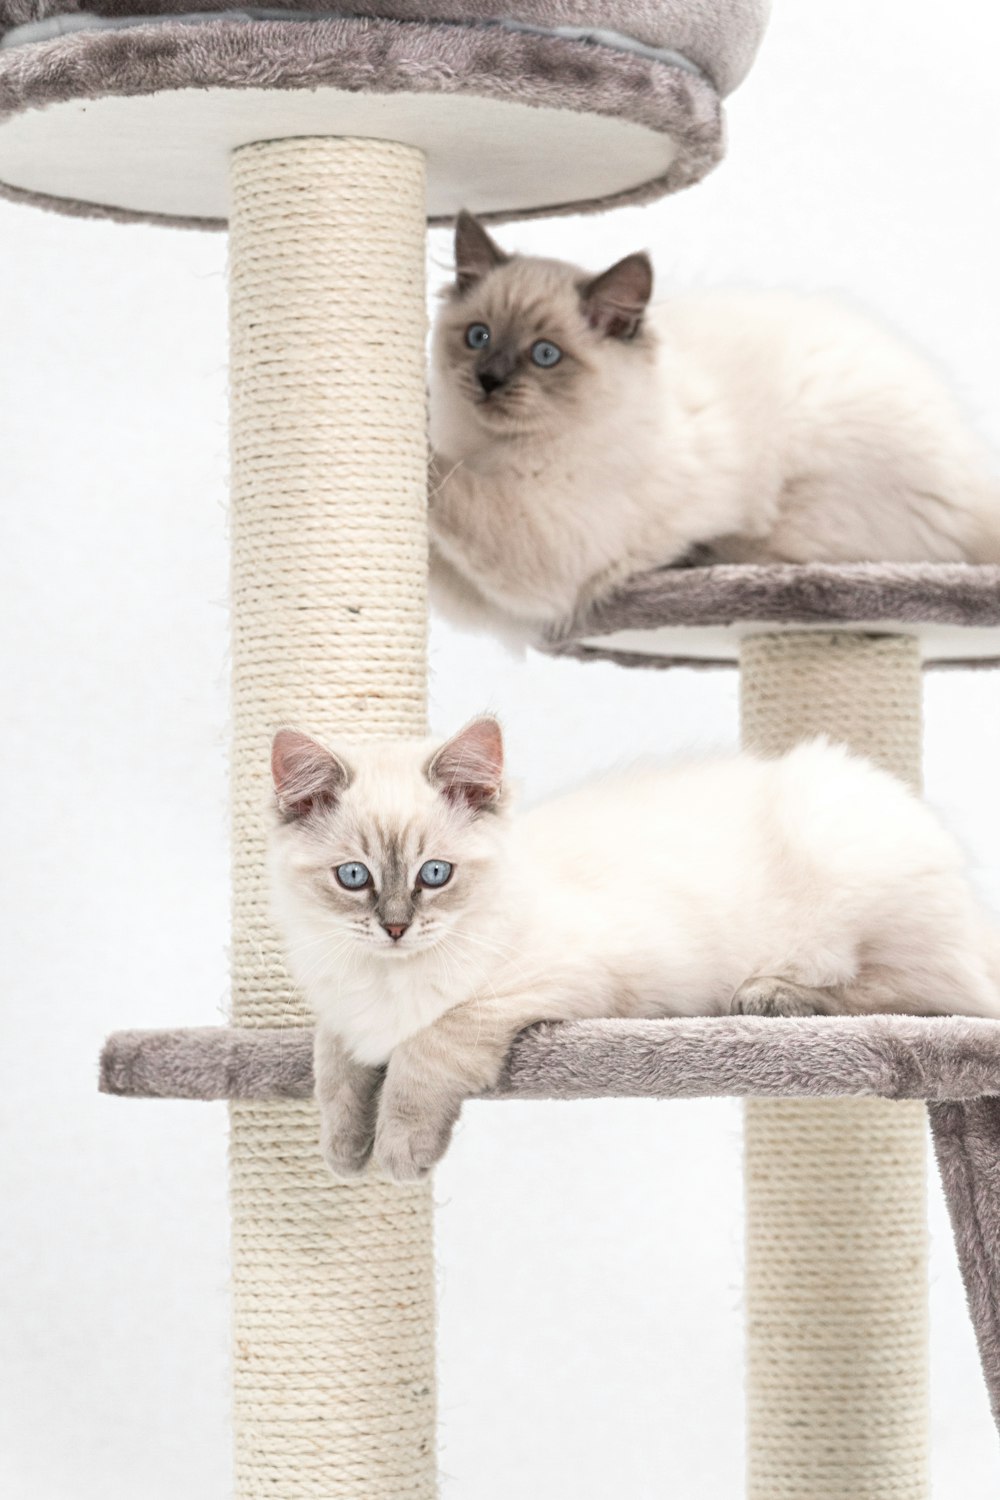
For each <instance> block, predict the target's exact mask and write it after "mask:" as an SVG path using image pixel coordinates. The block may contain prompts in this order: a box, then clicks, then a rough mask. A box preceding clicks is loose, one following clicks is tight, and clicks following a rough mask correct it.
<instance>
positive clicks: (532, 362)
mask: <svg viewBox="0 0 1000 1500" xmlns="http://www.w3.org/2000/svg"><path fill="white" fill-rule="evenodd" d="M455 254H456V266H457V272H456V281H455V284H454V286H453V287H452V289H451V291H450V293H449V294H448V296H447V300H446V302H445V305H444V307H443V309H442V311H441V314H440V316H439V318H438V320H437V326H436V332H435V340H434V356H433V361H432V381H431V443H432V448H433V454H434V457H433V464H432V480H431V505H430V522H431V536H432V541H433V546H434V568H433V574H432V576H434V579H435V584H436V593H437V597H438V601H439V603H442V604H443V605H444V607H445V609H446V612H447V611H448V608H449V605H450V608H451V612H453V613H454V612H455V611H456V610H457V612H458V613H459V614H460V615H461V614H463V613H466V614H471V615H472V616H473V617H474V616H475V615H476V614H477V613H478V612H481V611H482V607H483V603H484V602H485V604H486V607H487V610H488V612H489V613H492V614H494V615H495V613H496V612H497V611H499V613H500V615H501V616H508V617H514V618H516V619H518V620H520V621H523V622H526V623H527V624H528V625H530V626H532V627H535V628H538V627H542V626H552V625H555V626H560V625H565V624H567V623H568V622H569V621H570V620H571V619H572V618H573V616H574V615H575V614H576V613H577V612H578V611H579V610H580V609H581V608H582V607H585V606H586V605H588V604H591V603H593V602H594V601H595V600H597V599H600V598H601V597H602V596H604V595H606V594H608V593H609V592H611V591H612V590H613V589H614V587H615V585H616V584H619V583H621V582H622V581H623V580H624V579H625V578H626V577H628V576H629V575H630V574H632V573H637V572H641V571H643V570H645V569H648V568H657V567H665V566H667V565H670V564H677V563H682V562H689V563H690V562H701V563H706V562H755V563H759V562H790V563H791V562H798V563H802V562H833V563H836V562H864V561H867V562H893V561H894V562H963V561H964V562H998V561H1000V481H998V480H997V479H996V478H995V477H994V476H993V475H992V474H991V472H990V464H989V459H988V455H987V454H986V453H985V451H984V449H983V445H982V444H981V443H980V442H979V441H978V440H977V439H976V437H975V436H974V435H973V433H972V432H971V431H970V430H969V428H968V426H967V424H966V423H965V421H964V419H963V418H962V416H961V414H960V413H959V411H958V409H957V407H956V406H955V404H954V402H953V401H952V399H951V397H950V395H949V393H948V392H947V390H945V388H944V387H943V386H942V384H941V382H940V380H939V379H938V378H937V376H936V375H935V374H934V372H933V371H932V370H931V369H930V368H929V367H928V366H927V365H926V364H925V363H924V362H923V361H922V360H920V359H919V358H918V357H917V356H916V355H915V354H914V353H913V352H912V351H911V350H909V349H908V348H906V347H905V346H904V345H902V344H901V343H899V342H898V341H897V340H895V339H894V338H892V337H891V336H890V335H889V334H887V333H885V332H884V331H882V330H881V329H880V328H878V327H876V326H874V325H872V324H871V323H869V322H867V321H866V320H865V319H864V318H862V317H860V316H859V315H858V314H857V313H854V312H852V311H851V310H849V309H848V308H846V307H842V306H838V305H837V304H836V303H834V302H831V301H828V300H826V299H824V298H820V297H809V296H797V295H793V294H790V293H787V294H786V293H777V292H775V293H771V292H762V293H756V294H755V293H744V292H703V293H697V294H694V295H689V296H681V297H672V298H670V299H669V300H667V301H666V302H664V303H661V304H659V305H657V306H654V307H649V306H648V303H649V299H650V296H651V293H652V287H653V273H652V268H651V266H650V263H649V260H648V258H647V257H646V256H645V255H630V256H628V257H627V258H626V259H625V260H623V261H620V262H619V263H618V264H617V265H615V266H612V267H611V269H610V270H608V271H605V272H604V274H603V275H601V276H596V277H591V276H588V275H587V274H586V273H585V272H583V271H581V270H579V269H578V268H577V267H576V266H572V265H568V264H566V263H565V262H562V261H555V260H540V259H533V258H529V257H524V256H517V255H515V256H509V255H506V254H505V253H504V252H503V251H502V250H500V249H499V248H498V246H497V245H496V244H494V242H493V240H492V239H491V238H490V237H489V235H488V234H487V233H486V231H485V230H484V229H483V228H482V227H481V226H480V225H479V224H478V223H477V222H476V220H475V219H473V218H471V217H470V216H469V215H467V214H463V215H462V216H460V218H459V220H458V225H457V229H456V235H455Z"/></svg>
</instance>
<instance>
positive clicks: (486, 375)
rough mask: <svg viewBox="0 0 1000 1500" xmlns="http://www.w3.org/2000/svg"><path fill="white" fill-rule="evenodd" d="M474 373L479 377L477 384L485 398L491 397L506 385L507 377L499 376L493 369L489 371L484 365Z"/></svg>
mask: <svg viewBox="0 0 1000 1500" xmlns="http://www.w3.org/2000/svg"><path fill="white" fill-rule="evenodd" d="M476 373H477V374H478V376H479V384H480V385H481V386H482V388H483V390H484V392H485V393H486V395H487V396H492V394H493V392H494V391H498V390H499V389H500V387H501V386H502V385H506V384H507V376H506V375H503V374H500V373H499V372H498V371H497V370H495V369H494V370H491V369H490V368H489V366H488V365H484V367H483V368H482V369H481V370H478V371H477V372H476Z"/></svg>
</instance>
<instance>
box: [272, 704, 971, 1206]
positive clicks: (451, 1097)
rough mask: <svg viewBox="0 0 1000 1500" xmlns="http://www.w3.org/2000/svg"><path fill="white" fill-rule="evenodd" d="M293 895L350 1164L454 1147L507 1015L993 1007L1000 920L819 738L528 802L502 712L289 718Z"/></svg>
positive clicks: (319, 1048) (897, 795)
mask: <svg viewBox="0 0 1000 1500" xmlns="http://www.w3.org/2000/svg"><path fill="white" fill-rule="evenodd" d="M272 767H273V774H274V785H275V791H276V808H277V811H276V816H275V820H274V828H273V835H272V840H271V878H272V892H273V902H274V911H275V915H276V918H277V920H278V922H279V925H280V927H281V929H282V931H283V935H284V938H285V941H286V945H287V953H288V960H289V964H290V966H291V970H292V973H293V975H294V976H295V978H296V980H297V981H298V983H299V984H300V985H301V987H302V989H303V991H304V993H305V995H306V996H307V998H308V1000H309V1002H310V1004H311V1006H312V1008H313V1009H314V1011H315V1012H316V1015H317V1018H318V1022H319V1026H318V1031H317V1042H316V1089H317V1096H318V1099H319V1105H320V1110H321V1114H322V1122H323V1123H322V1138H323V1151H324V1153H325V1156H326V1159H327V1161H328V1163H329V1165H330V1167H331V1168H332V1169H333V1171H334V1172H335V1173H337V1174H339V1175H341V1176H347V1175H350V1174H352V1173H356V1172H359V1171H361V1170H362V1168H363V1167H364V1166H365V1164H366V1162H367V1161H368V1158H369V1156H370V1155H371V1154H372V1153H373V1152H374V1158H375V1162H376V1164H377V1165H378V1167H379V1168H381V1170H382V1171H383V1172H384V1173H386V1174H387V1175H388V1176H389V1177H391V1178H393V1179H395V1180H397V1181H405V1180H410V1179H414V1178H417V1177H420V1176H422V1175H423V1174H424V1173H426V1172H427V1171H428V1170H429V1169H430V1168H431V1167H432V1166H433V1164H434V1163H435V1162H436V1161H437V1160H438V1159H439V1157H440V1156H441V1155H442V1153H443V1152H444V1150H445V1148H446V1146H447V1144H448V1140H449V1138H450V1136H451V1132H452V1127H453V1126H454V1123H455V1121H456V1119H457V1117H458V1113H459V1110H460V1108H461V1105H462V1101H463V1099H465V1098H466V1097H467V1096H468V1095H470V1094H476V1093H480V1092H482V1091H483V1090H485V1089H488V1088H490V1087H491V1086H492V1085H493V1084H495V1083H496V1081H497V1079H498V1077H499V1075H500V1072H501V1069H502V1067H503V1064H504V1060H505V1058H506V1056H507V1053H508V1050H509V1048H510V1045H511V1042H512V1040H513V1038H514V1036H515V1035H516V1034H517V1032H518V1031H520V1030H521V1029H522V1028H523V1027H525V1026H530V1025H532V1024H533V1023H534V1022H537V1021H552V1020H568V1019H575V1018H578V1017H587V1016H647V1017H648V1016H721V1015H726V1014H729V1013H742V1014H750V1015H764V1016H774V1015H785V1016H789V1015H791V1016H796V1015H811V1014H817V1013H818V1014H824V1013H839V1012H844V1013H858V1012H868V1011H882V1012H891V1011H899V1012H908V1013H914V1014H933V1013H938V1012H943V1011H947V1012H950V1013H959V1014H963V1015H970V1016H1000V935H998V931H997V930H994V928H993V927H992V926H991V924H990V922H989V920H988V919H987V917H986V915H985V914H984V912H983V911H982V909H981V908H980V907H979V906H978V904H977V902H976V900H975V898H974V897H973V895H972V893H971V891H970V889H969V886H968V884H967V882H966V878H965V875H964V872H963V861H962V857H961V855H960V853H959V850H958V848H957V847H956V845H955V843H954V842H953V840H952V839H951V838H950V837H949V835H948V834H947V833H945V831H944V830H943V829H942V828H941V827H940V825H939V824H938V823H937V822H936V821H935V819H934V817H933V815H932V814H931V813H930V811H929V810H928V809H927V808H926V807H925V806H924V805H923V803H921V802H920V801H919V800H918V799H917V798H916V797H915V796H913V795H912V794H911V793H910V792H909V791H907V789H906V788H905V787H904V786H903V785H902V783H900V782H898V781H896V780H894V779H893V777H891V776H889V775H887V774H886V773H884V772H882V771H879V770H876V769H875V768H874V767H873V766H871V765H870V764H869V763H868V762H866V761H863V760H860V759H856V758H854V757H853V756H851V755H849V754H848V752H847V751H846V750H843V749H841V748H838V747H835V746H832V745H830V744H827V743H826V742H825V741H815V742H812V743H808V744H804V745H802V746H800V747H799V748H798V749H795V750H793V751H792V752H791V753H790V754H788V755H785V756H783V757H782V758H781V759H778V760H773V761H763V760H757V759H754V758H753V757H751V756H748V755H740V756H735V757H733V758H731V759H726V760H719V761H715V762H706V763H702V764H693V765H689V766H683V767H680V768H676V769H660V770H645V771H636V772H634V773H633V774H631V775H628V776H624V777H619V778H608V779H605V780H602V781H598V782H596V783H594V784H593V785H592V786H589V787H587V788H585V789H583V790H581V791H578V792H575V793H572V794H571V795H569V796H564V797H559V798H556V799H555V800H553V801H551V802H548V803H545V804H543V805H542V806H540V807H538V808H536V809H534V810H533V811H531V812H527V813H523V814H521V815H520V816H518V817H512V816H511V815H510V813H509V811H508V808H507V798H506V796H505V792H504V786H503V746H502V740H501V734H500V728H499V726H498V724H497V723H496V721H495V720H493V719H490V718H482V719H477V720H474V721H473V722H472V723H471V724H470V725H469V726H468V727H467V728H465V729H463V730H462V731H461V732H460V733H459V734H457V735H455V736H454V738H453V739H450V740H448V741H446V742H445V743H444V744H440V743H435V742H431V741H428V742H423V741H420V742H418V741H405V740H404V741H398V742H389V743H369V744H362V743H359V744H357V745H354V746H345V747H343V749H338V750H337V751H336V752H334V751H331V750H328V749H325V748H324V747H323V746H321V745H319V744H317V743H316V742H315V741H314V740H312V739H309V738H308V737H307V736H305V735H303V734H299V733H297V732H296V731H294V730H282V731H281V732H280V733H279V734H278V735H277V736H276V738H275V741H274V750H273V758H272Z"/></svg>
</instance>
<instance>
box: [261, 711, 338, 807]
mask: <svg viewBox="0 0 1000 1500" xmlns="http://www.w3.org/2000/svg"><path fill="white" fill-rule="evenodd" d="M271 776H272V778H273V781H274V790H275V793H276V795H277V799H278V807H279V808H280V809H281V811H282V812H283V813H285V814H290V815H292V816H294V817H305V816H306V814H307V813H309V812H311V811H312V810H313V808H314V807H315V806H317V804H319V803H321V802H322V803H329V802H331V801H332V800H333V799H334V798H335V796H336V794H337V793H338V792H339V791H342V790H343V788H344V787H345V786H346V785H347V780H348V777H347V772H346V770H345V768H344V766H343V765H342V764H341V762H340V761H339V760H338V759H337V758H336V756H335V755H331V754H330V751H329V750H326V749H324V747H323V746H322V745H319V744H317V743H316V741H315V740H312V739H310V738H309V736H308V735H307V734H301V733H300V732H299V731H298V730H297V729H279V730H278V733H277V734H276V735H275V737H274V743H273V744H272V746H271Z"/></svg>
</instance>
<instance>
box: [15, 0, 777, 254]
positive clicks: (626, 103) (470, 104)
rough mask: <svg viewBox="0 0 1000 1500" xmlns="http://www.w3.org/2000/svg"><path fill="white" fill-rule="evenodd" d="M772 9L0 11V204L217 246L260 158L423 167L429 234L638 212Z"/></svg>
mask: <svg viewBox="0 0 1000 1500" xmlns="http://www.w3.org/2000/svg"><path fill="white" fill-rule="evenodd" d="M767 9H768V0H623V3H621V4H619V5H616V6H615V7H613V8H609V7H608V6H606V5H600V4H598V3H596V0H437V3H428V0H421V3H414V0H351V3H350V4H348V5H346V6H344V7H340V8H338V7H337V6H331V7H329V8H324V7H319V8H317V7H316V6H314V5H313V6H311V5H308V4H303V3H301V0H291V3H279V4H277V5H275V6H271V7H249V8H246V7H240V6H237V5H236V4H234V3H232V0H149V3H143V0H97V3H96V4H95V5H93V6H88V7H86V8H84V7H81V6H78V5H75V4H74V3H73V0H0V192H2V193H4V194H6V195H7V196H8V197H13V198H18V199H21V200H28V201H32V202H35V203H39V204H43V205H45V206H47V207H50V208H58V209H61V210H63V211H65V212H70V213H87V214H102V215H110V216H112V217H118V218H129V219H154V220H160V221H165V222H171V223H176V224H198V225H204V226H209V227H217V226H220V225H222V224H224V223H225V221H226V219H227V217H228V212H229V203H228V160H229V157H230V154H231V153H232V151H233V150H234V149H235V148H236V147H238V146H241V145H244V144H246V143H248V142H252V141H260V140H266V139H270V140H275V139H281V138H285V137H293V136H320V135H322V136H353V137H359V136H360V137H378V138H381V139H388V140H393V141H400V142H407V143H409V144H411V145H414V146H418V147H420V148H421V149H422V150H423V151H424V152H425V153H426V156H427V162H428V208H429V213H430V216H431V218H432V219H441V218H448V217H450V216H451V215H453V214H454V213H455V211H456V210H457V209H458V208H460V207H462V206H463V205H464V206H467V207H469V208H471V209H474V210H478V211H480V212H482V213H485V214H487V215H489V216H492V217H504V216H508V215H514V214H516V215H518V216H522V217H523V216H525V215H528V214H531V213H534V212H539V213H541V212H544V213H553V212H575V211H579V210H581V209H585V208H594V207H598V206H600V207H603V206H606V205H609V204H613V203H624V202H641V201H643V200H644V199H648V198H653V197H656V196H658V195H659V194H662V193H667V192H671V191H674V190H675V189H677V188H681V187H685V186H687V185H688V184H689V183H692V182H696V181H697V180H698V179H699V178H700V177H702V176H704V174H705V173H706V172H707V171H708V170H709V169H710V168H711V167H712V166H713V165H714V164H715V163H716V162H717V161H718V159H719V157H720V155H721V153H722V149H723V125H722V113H721V100H722V98H723V97H724V96H725V95H726V94H727V93H729V92H730V91H731V90H732V89H733V88H735V86H736V85H737V84H738V83H739V82H740V80H741V79H742V78H743V76H744V74H745V73H746V71H747V69H748V67H749V66H750V63H751V61H752V59H753V55H754V52H755V50H756V48H757V45H758V43H759V41H760V37H761V33H762V31H763V27H764V23H765V20H766V15H767Z"/></svg>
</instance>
